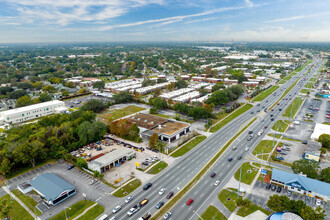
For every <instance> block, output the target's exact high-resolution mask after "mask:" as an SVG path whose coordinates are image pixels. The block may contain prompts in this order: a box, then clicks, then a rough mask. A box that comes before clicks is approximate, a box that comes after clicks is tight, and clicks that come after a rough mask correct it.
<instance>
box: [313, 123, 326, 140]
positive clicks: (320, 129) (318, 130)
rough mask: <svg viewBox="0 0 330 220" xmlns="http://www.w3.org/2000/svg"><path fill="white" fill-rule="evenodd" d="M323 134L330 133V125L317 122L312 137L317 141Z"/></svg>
mask: <svg viewBox="0 0 330 220" xmlns="http://www.w3.org/2000/svg"><path fill="white" fill-rule="evenodd" d="M321 134H329V135H330V125H326V124H319V123H317V124H316V125H315V128H314V131H313V134H312V136H311V139H312V140H315V141H317V140H318V139H319V137H320V135H321Z"/></svg>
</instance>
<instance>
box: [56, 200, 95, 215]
mask: <svg viewBox="0 0 330 220" xmlns="http://www.w3.org/2000/svg"><path fill="white" fill-rule="evenodd" d="M94 203H95V202H93V201H85V200H81V201H79V202H77V203H75V204H73V205H72V206H70V207H69V208H67V209H66V215H67V217H68V219H74V218H75V217H76V216H78V215H80V214H81V213H82V212H83V211H84V210H85V209H87V208H88V207H90V206H92V205H93V204H94ZM50 219H51V220H63V219H65V210H64V211H62V212H60V213H58V214H57V215H55V216H54V217H52V218H50Z"/></svg>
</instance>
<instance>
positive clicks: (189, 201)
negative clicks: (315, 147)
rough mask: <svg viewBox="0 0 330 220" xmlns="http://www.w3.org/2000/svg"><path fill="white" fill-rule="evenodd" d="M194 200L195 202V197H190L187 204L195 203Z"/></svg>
mask: <svg viewBox="0 0 330 220" xmlns="http://www.w3.org/2000/svg"><path fill="white" fill-rule="evenodd" d="M193 202H194V200H193V199H189V200H188V201H187V202H186V204H187V205H191V203H193Z"/></svg>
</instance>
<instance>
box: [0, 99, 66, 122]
mask: <svg viewBox="0 0 330 220" xmlns="http://www.w3.org/2000/svg"><path fill="white" fill-rule="evenodd" d="M67 110H68V108H67V107H65V103H64V102H62V101H59V100H53V101H49V102H42V103H39V104H35V105H29V106H24V107H21V108H15V109H11V110H7V111H3V112H0V123H1V124H5V123H8V124H17V123H22V122H25V121H28V120H33V119H36V118H40V117H42V116H46V115H50V114H55V113H62V112H66V111H67Z"/></svg>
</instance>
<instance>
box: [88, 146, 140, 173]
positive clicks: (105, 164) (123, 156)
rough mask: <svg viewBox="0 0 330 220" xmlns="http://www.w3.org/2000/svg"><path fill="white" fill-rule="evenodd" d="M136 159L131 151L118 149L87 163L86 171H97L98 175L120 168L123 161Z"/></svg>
mask: <svg viewBox="0 0 330 220" xmlns="http://www.w3.org/2000/svg"><path fill="white" fill-rule="evenodd" d="M133 157H136V153H135V151H134V150H133V149H129V148H118V149H115V150H114V151H111V152H109V153H107V154H105V155H103V156H101V157H99V158H97V159H95V160H91V161H90V162H88V163H87V166H88V169H91V170H94V171H98V172H100V173H102V172H105V171H107V170H110V168H111V167H114V166H120V164H121V163H122V162H123V161H126V160H129V159H131V158H133Z"/></svg>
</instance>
